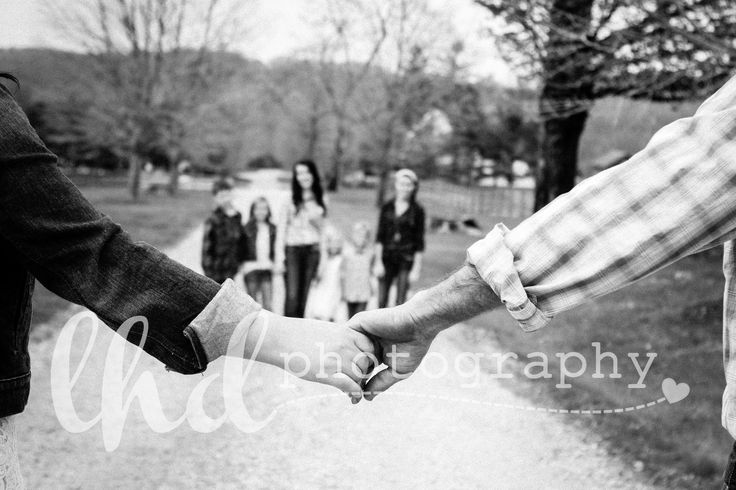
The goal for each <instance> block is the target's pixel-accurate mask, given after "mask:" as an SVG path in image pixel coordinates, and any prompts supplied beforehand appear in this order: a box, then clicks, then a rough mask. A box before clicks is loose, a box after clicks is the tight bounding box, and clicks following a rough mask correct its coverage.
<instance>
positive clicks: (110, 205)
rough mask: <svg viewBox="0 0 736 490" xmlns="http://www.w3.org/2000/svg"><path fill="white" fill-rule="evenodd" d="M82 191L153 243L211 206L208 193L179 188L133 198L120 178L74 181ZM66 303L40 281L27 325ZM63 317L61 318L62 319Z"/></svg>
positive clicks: (168, 241)
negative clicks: (173, 191)
mask: <svg viewBox="0 0 736 490" xmlns="http://www.w3.org/2000/svg"><path fill="white" fill-rule="evenodd" d="M73 180H74V179H73ZM77 184H78V185H79V186H80V189H81V191H82V193H83V194H84V195H85V197H87V199H89V201H90V202H91V203H92V204H93V205H94V206H95V207H96V208H97V209H99V210H100V211H102V212H103V213H105V214H107V215H108V216H110V217H111V218H112V219H113V220H115V221H116V222H118V223H120V224H121V225H122V227H123V229H125V230H126V231H127V232H128V233H129V234H130V235H131V236H132V237H133V239H135V240H141V241H144V242H147V243H150V244H151V245H154V246H155V247H158V248H162V247H166V246H168V245H172V244H173V243H175V242H176V241H177V240H178V239H180V238H182V236H183V235H185V234H186V233H187V232H188V231H190V230H191V229H192V228H193V227H194V226H196V225H198V224H199V223H202V222H203V221H204V219H205V218H206V217H207V215H208V214H209V212H210V210H211V208H212V204H211V203H212V195H211V194H210V193H209V192H203V191H180V192H179V194H178V195H177V196H174V197H171V196H168V195H150V196H149V195H146V196H143V197H141V199H140V200H139V201H133V200H132V199H131V198H130V197H129V195H128V192H127V190H126V188H125V181H124V180H121V179H105V180H99V179H96V180H87V181H84V182H81V181H79V182H77ZM69 305H70V303H69V302H67V301H65V300H63V299H61V298H59V297H58V296H56V295H55V294H53V293H51V292H50V291H49V290H47V289H46V288H44V287H43V286H42V285H41V284H40V283H36V291H35V293H34V295H33V323H32V326H31V328H32V329H33V328H34V327H36V326H38V325H40V324H43V323H46V322H48V321H50V320H51V319H52V318H53V316H54V314H57V313H60V312H63V311H65V310H66V309H67V307H68V306H69ZM66 320H67V319H61V321H62V322H63V321H66Z"/></svg>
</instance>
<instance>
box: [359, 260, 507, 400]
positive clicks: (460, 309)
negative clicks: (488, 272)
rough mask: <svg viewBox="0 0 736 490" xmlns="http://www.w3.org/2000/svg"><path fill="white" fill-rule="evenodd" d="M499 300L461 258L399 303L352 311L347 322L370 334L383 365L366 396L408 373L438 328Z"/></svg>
mask: <svg viewBox="0 0 736 490" xmlns="http://www.w3.org/2000/svg"><path fill="white" fill-rule="evenodd" d="M498 304H499V301H498V298H497V297H496V295H495V294H494V293H493V291H492V290H491V288H490V287H488V285H487V284H486V283H485V282H484V281H483V280H482V279H481V278H480V276H479V275H478V273H477V271H476V270H475V267H473V266H472V265H469V264H465V265H463V266H462V267H461V268H460V269H459V270H458V271H457V272H455V273H454V274H453V275H451V276H450V277H448V278H447V279H445V280H444V281H442V282H441V283H439V284H437V285H435V286H433V287H432V288H430V289H427V290H425V291H420V292H418V293H417V294H415V295H414V296H413V297H412V298H411V299H410V300H409V301H407V302H406V303H404V304H403V305H399V306H397V307H395V308H389V309H382V310H373V311H367V312H363V313H359V314H357V315H355V316H354V317H353V318H351V319H350V320H349V321H348V323H347V325H348V326H349V327H350V328H352V329H354V330H357V331H358V332H361V333H365V334H368V335H369V336H370V337H372V338H373V340H374V342H376V343H377V345H378V350H377V357H378V360H379V361H381V362H383V363H384V364H385V365H386V366H388V368H387V369H385V370H383V371H381V372H379V373H378V374H376V375H375V376H374V377H373V378H371V379H370V380H369V381H368V383H367V384H366V385H365V386H364V388H363V396H364V397H365V399H366V400H372V399H373V398H375V397H376V395H378V394H379V393H381V392H383V391H386V390H387V389H388V388H390V387H391V386H393V385H394V384H396V383H397V382H398V381H400V380H401V379H404V378H407V377H408V376H410V375H411V374H412V373H413V372H414V371H415V370H416V369H417V367H418V366H419V363H421V362H422V359H423V358H424V356H425V355H426V353H427V351H428V350H429V346H430V345H431V344H432V341H433V340H434V338H435V337H436V336H437V334H438V333H439V332H441V331H442V330H444V329H446V328H448V327H450V326H452V325H454V324H456V323H458V322H461V321H463V320H467V319H468V318H472V317H474V316H476V315H478V314H479V313H482V312H484V311H487V310H488V309H490V308H492V307H494V306H496V305H498Z"/></svg>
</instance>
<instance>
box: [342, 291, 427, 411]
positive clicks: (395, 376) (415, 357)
mask: <svg viewBox="0 0 736 490" xmlns="http://www.w3.org/2000/svg"><path fill="white" fill-rule="evenodd" d="M347 326H348V327H350V328H352V329H354V330H355V331H357V332H360V333H363V334H366V335H369V336H370V337H371V338H373V339H374V340H375V342H376V343H377V346H378V350H377V352H376V356H377V358H378V361H379V362H381V363H383V364H385V365H386V366H387V367H386V369H384V370H382V371H379V372H378V374H376V375H374V376H373V377H372V378H371V379H370V380H369V381H368V382H367V383H366V384H365V386H364V388H363V396H364V397H365V399H366V400H369V401H370V400H373V398H375V397H376V396H377V395H378V394H380V393H382V392H384V391H386V390H387V389H389V388H390V387H391V386H393V385H394V384H396V383H398V382H399V381H401V380H402V379H406V378H408V377H409V376H411V374H412V373H414V371H415V370H416V369H417V367H418V366H419V364H420V363H421V362H422V359H423V358H424V356H425V355H426V354H427V351H428V350H429V347H430V345H431V344H432V341H433V340H434V337H435V336H436V334H437V332H436V331H433V330H431V329H426V328H424V329H423V328H421V325H420V324H419V323H418V321H417V317H416V316H415V315H414V314H413V313H412V311H411V309H410V308H408V307H406V305H401V306H397V307H395V308H384V309H380V310H372V311H365V312H362V313H358V314H357V315H355V316H354V317H353V318H351V319H350V320H349V321H348V323H347Z"/></svg>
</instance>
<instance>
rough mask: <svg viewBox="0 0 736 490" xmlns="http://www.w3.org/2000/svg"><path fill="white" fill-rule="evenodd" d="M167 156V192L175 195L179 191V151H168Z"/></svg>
mask: <svg viewBox="0 0 736 490" xmlns="http://www.w3.org/2000/svg"><path fill="white" fill-rule="evenodd" d="M168 157H169V186H168V189H167V190H168V192H169V195H170V196H175V195H176V193H177V192H179V152H178V151H170V152H169V154H168Z"/></svg>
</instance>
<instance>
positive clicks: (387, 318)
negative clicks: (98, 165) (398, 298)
mask: <svg viewBox="0 0 736 490" xmlns="http://www.w3.org/2000/svg"><path fill="white" fill-rule="evenodd" d="M391 321H392V318H391V313H390V312H389V309H388V308H383V309H379V310H371V311H362V312H360V313H358V314H357V315H355V316H353V317H352V318H351V319H350V320H348V322H347V324H346V325H347V326H348V327H350V328H352V329H353V330H356V331H358V332H360V333H362V334H372V333H375V332H376V330H380V328H381V327H382V326H383V327H385V326H386V325H391Z"/></svg>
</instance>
